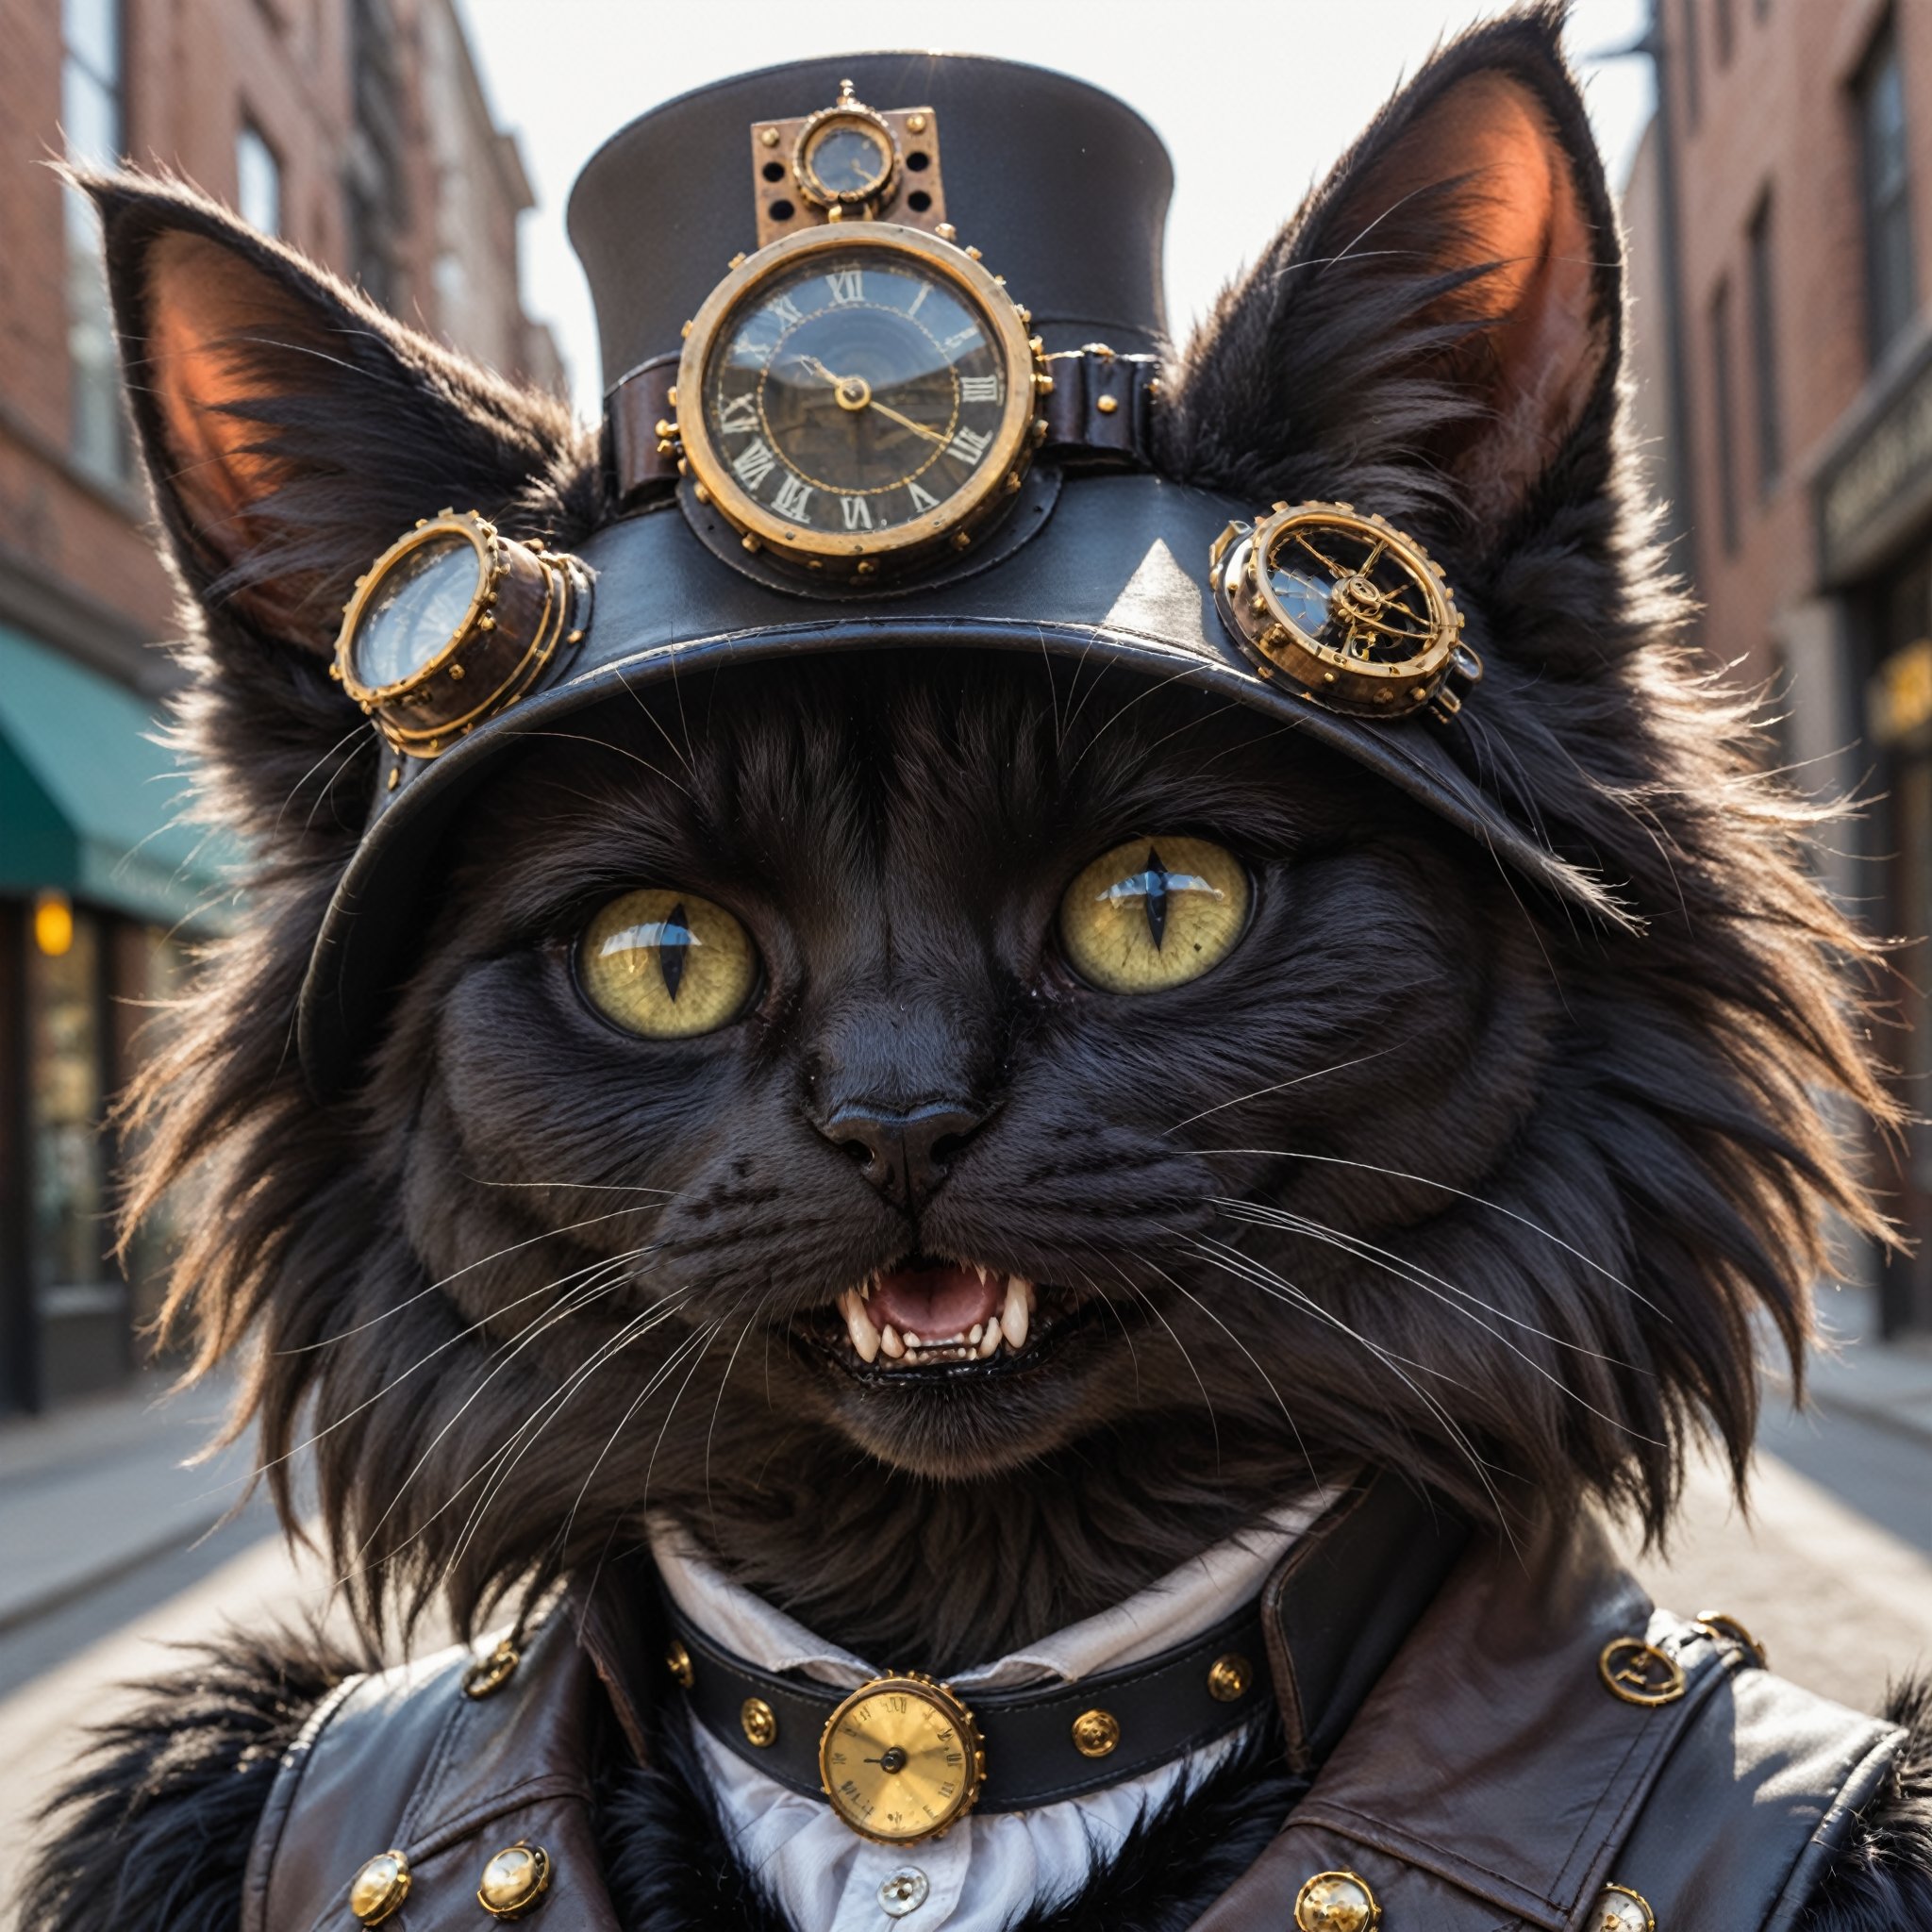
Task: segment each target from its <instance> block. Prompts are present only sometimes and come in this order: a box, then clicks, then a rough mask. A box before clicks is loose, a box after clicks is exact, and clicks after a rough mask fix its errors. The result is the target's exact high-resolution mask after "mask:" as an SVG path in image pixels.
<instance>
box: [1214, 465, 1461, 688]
mask: <svg viewBox="0 0 1932 1932" xmlns="http://www.w3.org/2000/svg"><path fill="white" fill-rule="evenodd" d="M1210 560H1211V564H1212V568H1213V572H1214V601H1215V605H1216V608H1218V609H1219V610H1220V612H1221V616H1222V621H1223V622H1224V624H1225V625H1227V628H1228V630H1229V632H1230V633H1231V634H1232V635H1233V637H1234V639H1235V641H1236V642H1237V643H1239V644H1240V645H1241V650H1242V652H1243V654H1244V655H1245V656H1246V657H1247V658H1248V659H1249V660H1250V662H1252V663H1253V664H1254V666H1255V668H1256V669H1257V671H1259V672H1260V673H1261V675H1263V676H1264V677H1273V676H1274V675H1276V674H1277V673H1283V674H1286V675H1287V676H1288V677H1289V678H1291V679H1292V680H1293V682H1294V683H1295V684H1297V685H1299V686H1300V687H1301V689H1302V693H1303V695H1304V696H1306V697H1307V698H1308V699H1310V700H1311V701H1312V702H1314V703H1316V704H1319V705H1322V706H1324V708H1327V709H1330V710H1336V711H1344V712H1348V713H1350V714H1352V715H1354V716H1357V717H1378V718H1390V717H1399V716H1401V715H1402V714H1403V713H1404V712H1407V711H1419V710H1423V709H1427V708H1433V709H1434V710H1435V711H1436V713H1437V714H1438V715H1439V716H1442V717H1449V716H1453V715H1454V714H1455V713H1456V712H1457V711H1458V710H1460V709H1461V708H1462V705H1461V701H1462V695H1463V693H1464V692H1465V691H1468V689H1469V688H1470V687H1471V686H1473V685H1474V684H1475V682H1476V681H1477V680H1478V679H1479V678H1480V677H1481V676H1482V660H1481V659H1480V658H1478V657H1477V656H1476V654H1475V653H1474V651H1473V650H1471V649H1470V648H1469V646H1468V645H1467V644H1465V643H1464V642H1463V641H1462V613H1461V612H1460V611H1458V610H1457V608H1456V602H1455V599H1454V598H1453V597H1452V596H1451V595H1450V592H1449V586H1448V584H1447V582H1446V581H1445V580H1444V578H1443V576H1442V573H1441V571H1440V570H1439V569H1437V567H1436V564H1435V562H1434V560H1433V559H1432V558H1430V556H1429V554H1428V552H1427V551H1426V550H1424V548H1423V547H1422V545H1421V544H1420V543H1418V542H1416V541H1414V540H1413V539H1412V538H1409V537H1406V536H1404V535H1403V534H1402V533H1401V532H1400V531H1399V530H1396V529H1395V528H1393V527H1392V526H1391V525H1390V524H1388V523H1387V522H1385V521H1384V520H1383V519H1382V518H1381V517H1377V516H1362V515H1358V514H1357V511H1356V510H1355V509H1354V508H1353V507H1352V506H1350V505H1348V504H1345V503H1303V504H1296V505H1293V506H1290V505H1288V504H1285V503H1278V504H1276V505H1275V506H1274V510H1273V511H1272V512H1271V513H1270V514H1269V515H1268V516H1266V517H1264V518H1262V519H1261V520H1260V522H1259V523H1257V524H1255V525H1247V524H1230V525H1228V526H1227V528H1226V529H1225V530H1224V531H1223V532H1222V534H1221V535H1220V537H1218V538H1217V539H1216V540H1215V542H1214V546H1213V549H1212V552H1211V554H1210Z"/></svg>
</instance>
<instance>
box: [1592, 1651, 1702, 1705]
mask: <svg viewBox="0 0 1932 1932" xmlns="http://www.w3.org/2000/svg"><path fill="white" fill-rule="evenodd" d="M1596 1668H1597V1674H1598V1675H1599V1676H1600V1677H1602V1679H1603V1680H1604V1687H1605V1689H1607V1691H1609V1693H1610V1694H1611V1696H1613V1697H1621V1698H1622V1699H1623V1700H1624V1703H1625V1704H1641V1705H1646V1706H1655V1705H1658V1704H1674V1703H1675V1702H1676V1701H1677V1699H1678V1698H1680V1697H1681V1696H1683V1694H1684V1667H1683V1665H1682V1664H1680V1663H1679V1662H1678V1661H1677V1660H1676V1658H1675V1657H1667V1656H1666V1655H1665V1654H1664V1653H1663V1652H1662V1651H1660V1650H1658V1649H1657V1647H1656V1645H1655V1644H1650V1643H1645V1642H1644V1641H1643V1640H1642V1639H1641V1637H1618V1638H1614V1639H1612V1640H1611V1641H1610V1642H1608V1643H1607V1644H1605V1645H1604V1649H1603V1655H1602V1656H1601V1657H1598V1658H1597V1660H1596Z"/></svg>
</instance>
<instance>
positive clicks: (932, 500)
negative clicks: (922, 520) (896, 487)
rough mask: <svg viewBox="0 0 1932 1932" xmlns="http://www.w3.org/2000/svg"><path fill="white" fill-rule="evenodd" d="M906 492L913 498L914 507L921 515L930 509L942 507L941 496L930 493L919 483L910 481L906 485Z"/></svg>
mask: <svg viewBox="0 0 1932 1932" xmlns="http://www.w3.org/2000/svg"><path fill="white" fill-rule="evenodd" d="M906 494H907V495H908V496H909V497H910V498H911V499H912V508H913V509H914V510H915V511H917V512H919V513H920V514H921V515H924V512H925V511H927V510H929V509H937V508H939V507H940V500H939V498H938V497H937V496H932V495H929V494H928V493H927V492H926V491H924V490H922V489H921V488H920V487H919V485H918V484H917V483H912V482H908V484H907V485H906Z"/></svg>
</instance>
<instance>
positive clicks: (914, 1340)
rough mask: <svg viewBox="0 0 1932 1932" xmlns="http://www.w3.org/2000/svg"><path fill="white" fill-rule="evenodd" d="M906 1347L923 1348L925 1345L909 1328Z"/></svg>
mask: <svg viewBox="0 0 1932 1932" xmlns="http://www.w3.org/2000/svg"><path fill="white" fill-rule="evenodd" d="M906 1346H907V1347H908V1348H923V1347H924V1343H923V1342H922V1341H920V1339H919V1337H918V1336H916V1335H915V1334H913V1332H912V1331H911V1329H909V1328H908V1329H907V1331H906Z"/></svg>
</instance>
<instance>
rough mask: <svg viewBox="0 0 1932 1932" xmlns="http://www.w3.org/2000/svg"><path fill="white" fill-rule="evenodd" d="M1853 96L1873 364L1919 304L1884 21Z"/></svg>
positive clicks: (1901, 87)
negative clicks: (1859, 165) (1863, 217)
mask: <svg viewBox="0 0 1932 1932" xmlns="http://www.w3.org/2000/svg"><path fill="white" fill-rule="evenodd" d="M1855 94H1856V104H1857V117H1858V144H1859V149H1860V162H1861V168H1860V175H1861V185H1862V187H1863V191H1864V198H1865V332H1866V339H1867V342H1868V345H1869V347H1870V349H1871V353H1872V357H1873V359H1874V361H1875V360H1876V359H1877V358H1879V357H1880V356H1882V355H1883V354H1884V353H1885V350H1886V348H1887V346H1888V345H1889V344H1890V342H1892V341H1894V340H1896V338H1897V337H1898V335H1899V333H1900V331H1901V330H1903V329H1904V328H1905V326H1906V325H1907V323H1908V322H1910V321H1911V319H1912V311H1913V309H1914V308H1916V307H1917V306H1918V272H1917V267H1916V264H1915V263H1914V261H1913V258H1912V210H1911V193H1910V169H1909V167H1908V166H1907V156H1906V95H1905V82H1904V79H1903V77H1902V75H1900V73H1899V64H1898V42H1897V40H1896V38H1895V37H1894V35H1893V33H1892V29H1891V26H1890V23H1888V24H1887V25H1886V26H1885V27H1884V28H1883V29H1882V30H1881V31H1880V33H1879V35H1878V38H1877V40H1876V41H1874V42H1873V46H1872V51H1871V52H1870V53H1869V54H1868V55H1867V56H1866V57H1865V64H1864V65H1863V66H1862V67H1861V68H1860V69H1859V70H1858V77H1857V82H1856V83H1855Z"/></svg>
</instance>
